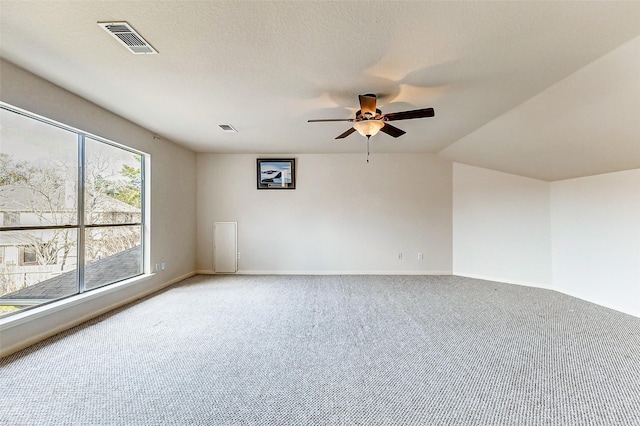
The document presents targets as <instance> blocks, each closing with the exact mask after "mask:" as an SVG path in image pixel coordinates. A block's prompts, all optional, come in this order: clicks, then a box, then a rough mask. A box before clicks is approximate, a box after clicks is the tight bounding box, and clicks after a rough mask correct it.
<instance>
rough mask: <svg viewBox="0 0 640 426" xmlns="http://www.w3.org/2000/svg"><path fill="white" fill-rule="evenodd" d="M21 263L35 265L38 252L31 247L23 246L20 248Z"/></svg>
mask: <svg viewBox="0 0 640 426" xmlns="http://www.w3.org/2000/svg"><path fill="white" fill-rule="evenodd" d="M20 263H21V264H23V265H37V264H38V253H37V252H36V249H35V248H33V247H25V248H23V249H22V262H20Z"/></svg>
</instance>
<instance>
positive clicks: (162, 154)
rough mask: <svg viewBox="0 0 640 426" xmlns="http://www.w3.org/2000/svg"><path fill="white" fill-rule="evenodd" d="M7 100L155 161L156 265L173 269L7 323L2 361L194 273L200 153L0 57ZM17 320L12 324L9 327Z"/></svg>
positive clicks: (0, 94) (1, 94) (0, 85)
mask: <svg viewBox="0 0 640 426" xmlns="http://www.w3.org/2000/svg"><path fill="white" fill-rule="evenodd" d="M0 100H2V101H3V102H6V103H8V104H11V105H13V106H16V107H19V108H22V109H25V110H27V111H30V112H32V113H35V114H39V115H42V116H44V117H47V118H49V119H53V120H56V121H59V122H61V123H64V124H66V125H70V126H73V127H76V128H78V129H80V130H83V131H86V132H90V133H93V134H95V135H98V136H101V137H104V138H106V139H110V140H112V141H114V142H117V143H121V144H123V145H127V146H129V147H132V148H135V149H138V150H140V151H143V152H145V153H147V154H150V156H151V170H150V178H151V196H150V200H151V217H150V222H149V223H148V225H149V227H150V228H149V229H150V231H151V233H150V234H151V240H150V246H149V249H150V252H149V256H150V259H149V260H150V263H151V264H155V263H157V262H162V261H166V262H167V269H166V270H165V271H163V272H161V273H157V274H153V275H151V276H149V277H148V278H147V279H145V280H142V281H140V282H139V283H137V284H135V285H132V286H128V287H123V288H121V289H119V290H118V291H116V292H113V291H112V292H105V293H99V292H98V293H94V295H93V296H92V297H90V298H86V299H83V301H81V302H79V303H77V304H75V305H73V306H72V307H70V308H69V309H66V310H64V311H62V310H58V311H56V312H52V313H50V314H48V315H43V316H38V317H36V316H33V317H32V319H30V320H28V321H15V318H16V317H17V315H12V316H11V317H9V319H8V320H2V321H1V322H0V332H1V339H0V356H2V354H6V353H8V352H11V351H14V350H15V349H16V348H19V347H23V346H25V345H27V344H29V343H32V342H33V341H34V340H38V339H40V338H42V337H46V336H47V335H49V334H51V333H53V332H55V331H60V330H61V329H64V328H66V327H68V326H69V325H70V324H73V323H77V322H78V321H81V320H83V319H84V320H86V319H87V318H90V317H92V316H95V315H96V314H97V313H100V312H103V311H105V310H109V309H111V308H113V307H114V306H117V305H119V304H122V303H123V302H124V301H126V300H131V299H135V298H137V297H140V296H141V295H144V294H146V293H149V292H152V291H154V290H157V289H160V288H162V287H163V286H165V285H166V284H167V283H170V282H172V281H174V280H176V279H179V278H180V277H183V276H185V275H189V274H192V273H193V271H194V270H195V247H196V238H195V235H196V228H195V223H196V209H195V206H196V198H195V197H196V171H195V167H196V155H195V154H194V153H193V152H191V151H189V150H187V149H185V148H182V147H180V146H178V145H176V144H174V143H172V142H170V141H166V140H158V139H154V138H153V134H152V133H151V132H150V131H148V130H146V129H143V128H141V127H139V126H137V125H135V124H133V123H131V122H129V121H127V120H125V119H123V118H121V117H119V116H117V115H115V114H113V113H111V112H109V111H106V110H104V109H102V108H100V107H98V106H96V105H94V104H92V103H90V102H88V101H86V100H84V99H82V98H80V97H79V96H76V95H74V94H72V93H69V92H67V91H65V90H63V89H61V88H59V87H57V86H55V85H53V84H51V83H49V82H47V81H45V80H43V79H40V78H38V77H36V76H34V75H33V74H30V73H28V72H26V71H24V70H22V69H21V68H18V67H16V66H14V65H12V64H11V63H8V62H6V61H4V60H0ZM7 321H11V322H12V323H8V322H7Z"/></svg>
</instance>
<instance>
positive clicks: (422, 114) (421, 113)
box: [384, 108, 435, 121]
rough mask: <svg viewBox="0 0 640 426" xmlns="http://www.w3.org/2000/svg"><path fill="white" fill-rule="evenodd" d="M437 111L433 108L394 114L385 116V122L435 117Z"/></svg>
mask: <svg viewBox="0 0 640 426" xmlns="http://www.w3.org/2000/svg"><path fill="white" fill-rule="evenodd" d="M434 115H435V111H434V110H433V108H423V109H414V110H412V111H400V112H392V113H389V114H385V115H384V119H385V121H395V120H410V119H412V118H427V117H433V116H434Z"/></svg>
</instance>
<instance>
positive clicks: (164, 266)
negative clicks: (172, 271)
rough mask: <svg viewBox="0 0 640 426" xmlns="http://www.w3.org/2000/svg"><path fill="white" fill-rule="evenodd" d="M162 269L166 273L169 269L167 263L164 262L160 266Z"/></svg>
mask: <svg viewBox="0 0 640 426" xmlns="http://www.w3.org/2000/svg"><path fill="white" fill-rule="evenodd" d="M160 269H161V270H163V271H164V270H165V269H167V262H162V263H161V264H160Z"/></svg>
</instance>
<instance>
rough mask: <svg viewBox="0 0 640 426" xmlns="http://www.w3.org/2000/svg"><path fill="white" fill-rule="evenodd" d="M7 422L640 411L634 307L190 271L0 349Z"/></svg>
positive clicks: (435, 283)
mask: <svg viewBox="0 0 640 426" xmlns="http://www.w3.org/2000/svg"><path fill="white" fill-rule="evenodd" d="M0 423H2V424H7V425H165V424H167V425H188V424H203V425H205V424H206V425H640V318H636V317H632V316H629V315H625V314H622V313H619V312H616V311H613V310H610V309H606V308H603V307H600V306H597V305H594V304H591V303H587V302H584V301H581V300H578V299H575V298H572V297H568V296H564V295H562V294H559V293H556V292H552V291H547V290H541V289H534V288H528V287H520V286H512V285H507V284H499V283H493V282H487V281H480V280H472V279H466V278H459V277H449V276H445V277H406V276H393V277H391V276H382V277H381V276H376V277H373V276H281V277H273V276H196V277H193V278H190V279H188V280H186V281H184V282H182V283H179V284H177V285H174V286H172V287H171V288H169V289H167V290H165V291H163V292H160V293H158V294H156V295H155V296H153V297H149V298H147V299H145V300H142V301H140V302H137V303H135V304H133V305H130V306H128V307H126V308H122V309H119V310H117V311H115V312H113V313H110V314H107V315H103V316H101V317H99V318H96V319H94V320H92V321H89V322H88V323H85V324H83V325H81V326H79V327H76V328H74V329H72V330H69V331H67V332H64V333H62V334H60V335H57V336H55V337H53V338H50V339H48V340H46V341H44V342H41V343H39V344H37V345H35V346H33V347H31V348H28V349H25V350H24V351H21V352H19V353H16V354H14V355H12V356H9V357H7V358H5V359H3V360H0Z"/></svg>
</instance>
